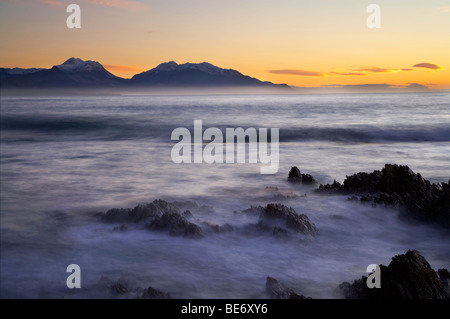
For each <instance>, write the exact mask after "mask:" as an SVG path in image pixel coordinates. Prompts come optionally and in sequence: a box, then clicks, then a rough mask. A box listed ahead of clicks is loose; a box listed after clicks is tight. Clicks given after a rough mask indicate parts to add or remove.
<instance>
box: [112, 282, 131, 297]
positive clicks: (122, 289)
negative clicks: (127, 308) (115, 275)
mask: <svg viewBox="0 0 450 319" xmlns="http://www.w3.org/2000/svg"><path fill="white" fill-rule="evenodd" d="M111 291H112V292H113V293H115V294H126V293H128V292H129V290H128V287H127V285H125V284H123V283H121V282H114V283H112V284H111Z"/></svg>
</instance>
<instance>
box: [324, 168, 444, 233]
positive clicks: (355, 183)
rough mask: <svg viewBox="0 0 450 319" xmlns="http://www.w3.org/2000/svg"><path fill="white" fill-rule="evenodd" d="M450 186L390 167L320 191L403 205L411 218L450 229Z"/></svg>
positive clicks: (327, 186) (336, 183)
mask: <svg viewBox="0 0 450 319" xmlns="http://www.w3.org/2000/svg"><path fill="white" fill-rule="evenodd" d="M449 184H450V181H449ZM449 184H447V183H442V184H434V183H431V182H430V181H428V180H426V179H424V178H423V177H422V176H421V175H420V174H416V173H414V172H413V171H412V170H411V169H410V168H409V167H408V166H402V165H396V164H386V165H385V166H384V168H383V169H382V170H381V171H374V172H372V173H357V174H354V175H351V176H347V178H346V179H345V180H344V183H343V184H340V183H338V182H336V181H334V183H333V184H331V185H330V184H328V185H320V186H319V188H318V189H317V190H316V191H318V192H323V193H338V194H352V193H353V194H359V195H360V196H361V197H360V200H361V201H364V202H372V203H375V204H385V205H395V206H399V207H400V208H401V211H402V212H403V213H406V214H407V215H408V216H414V217H416V218H419V219H422V220H427V221H437V222H439V223H441V224H443V225H444V226H447V227H450V185H449Z"/></svg>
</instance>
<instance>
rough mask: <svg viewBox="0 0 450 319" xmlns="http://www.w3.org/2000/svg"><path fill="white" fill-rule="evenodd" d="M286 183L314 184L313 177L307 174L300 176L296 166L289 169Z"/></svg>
mask: <svg viewBox="0 0 450 319" xmlns="http://www.w3.org/2000/svg"><path fill="white" fill-rule="evenodd" d="M288 181H289V182H293V183H302V184H313V183H316V180H315V179H314V177H312V176H311V175H309V174H302V172H300V170H299V169H298V167H297V166H293V167H291V171H290V172H289V176H288Z"/></svg>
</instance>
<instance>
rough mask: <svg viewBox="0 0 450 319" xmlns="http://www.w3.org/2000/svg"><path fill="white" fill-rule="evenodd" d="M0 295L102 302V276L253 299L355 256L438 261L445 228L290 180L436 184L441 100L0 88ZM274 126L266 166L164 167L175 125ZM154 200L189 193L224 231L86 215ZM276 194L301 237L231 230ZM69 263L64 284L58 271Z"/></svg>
mask: <svg viewBox="0 0 450 319" xmlns="http://www.w3.org/2000/svg"><path fill="white" fill-rule="evenodd" d="M0 114H1V132H0V133H1V144H0V146H1V150H0V155H1V167H0V169H1V185H0V191H1V199H0V200H1V202H0V209H1V219H0V221H1V225H0V227H1V233H0V236H1V260H0V263H1V271H0V278H1V282H0V297H1V298H105V297H107V298H109V297H127V296H129V295H126V294H125V295H110V294H107V293H106V292H105V291H104V290H102V289H101V287H100V286H101V285H100V284H99V281H101V278H102V277H103V278H106V277H107V278H109V279H110V280H112V281H117V280H121V281H126V282H127V283H128V284H129V286H130V287H142V288H145V287H148V286H152V287H154V288H156V289H158V290H161V291H164V292H168V293H170V294H171V296H173V297H174V298H265V292H264V287H265V280H266V277H267V276H270V277H274V278H276V279H278V280H279V281H280V282H283V283H285V284H286V285H287V286H289V287H291V288H292V289H294V290H295V291H297V292H299V293H301V294H303V295H306V296H311V297H313V298H339V295H337V294H336V287H337V286H338V285H339V284H340V283H341V282H343V281H349V282H352V281H353V280H355V279H357V278H360V277H361V275H364V274H366V267H367V266H368V265H370V264H385V265H387V264H389V262H390V260H391V258H392V257H393V256H395V255H397V254H403V253H405V252H406V251H407V250H408V249H417V250H418V251H420V252H421V253H422V254H423V256H424V257H425V258H426V259H427V260H428V261H429V262H430V265H431V266H432V268H433V269H436V270H437V269H439V268H450V248H449V245H448V243H449V242H450V241H449V239H450V234H449V232H448V230H445V229H441V228H439V227H437V226H436V225H430V224H422V223H418V222H411V221H407V220H403V219H400V218H399V214H398V210H397V209H396V208H394V207H386V206H380V205H378V206H376V207H373V206H371V205H364V204H362V203H359V202H354V201H349V200H348V196H347V195H323V194H318V193H316V192H315V191H314V190H315V189H316V188H317V186H318V185H312V186H310V185H302V184H292V183H289V182H288V181H287V177H288V173H289V170H290V168H291V167H292V166H297V167H298V168H299V169H300V170H301V172H302V173H308V174H311V175H312V176H314V178H315V179H316V180H317V181H318V182H319V183H321V184H326V183H332V182H333V180H336V181H339V182H342V181H343V180H344V179H345V177H346V176H347V175H352V174H354V173H357V172H360V171H364V172H372V171H374V170H380V169H382V168H383V167H384V164H386V163H396V164H402V165H408V166H409V167H410V168H411V169H412V170H413V171H414V172H416V173H420V174H421V175H422V176H423V177H424V178H426V179H428V180H430V181H431V182H435V183H439V182H448V180H449V179H450V93H408V94H336V95H204V96H201V95H183V96H181V95H170V96H169V95H167V96H162V95H123V96H120V95H117V96H53V97H50V96H48V97H43V96H40V97H7V96H2V97H1V112H0ZM195 120H202V123H203V129H204V130H205V129H207V128H209V127H215V128H219V129H221V130H222V131H224V132H225V130H226V128H238V127H242V128H243V129H246V128H250V127H252V128H256V129H258V128H279V169H278V172H277V173H276V174H260V166H261V164H260V163H248V162H246V163H239V164H238V163H236V164H233V163H223V164H217V163H213V164H207V163H192V164H188V163H180V164H176V163H174V162H173V161H172V158H171V151H172V148H173V146H174V145H175V144H176V143H177V141H173V140H171V133H172V131H173V130H174V129H176V128H178V127H185V128H187V129H189V130H190V131H191V132H192V131H193V127H194V121H195ZM155 199H164V200H166V201H170V202H175V201H189V202H194V203H195V204H193V203H191V206H192V207H193V209H192V210H191V213H192V214H193V216H194V217H195V218H197V219H198V220H201V221H206V222H209V223H212V224H218V225H224V224H229V225H231V227H232V228H233V231H230V232H223V233H208V234H206V236H205V237H204V238H201V239H191V238H185V237H179V236H171V235H170V234H168V233H167V232H160V231H152V230H148V229H143V228H139V227H136V228H133V227H131V228H130V229H128V230H126V231H114V230H113V228H114V226H117V225H113V224H110V223H104V222H102V221H101V220H100V219H99V218H98V216H97V215H96V213H98V212H106V211H107V210H109V209H111V208H133V207H135V206H136V205H138V204H140V203H149V202H152V201H153V200H155ZM268 203H281V204H284V205H286V206H289V207H292V208H294V209H295V211H296V212H297V213H299V214H305V215H307V216H308V217H309V219H310V220H311V221H312V222H313V223H314V224H315V225H316V226H317V228H318V229H319V232H320V233H319V235H317V236H315V237H308V236H305V237H299V238H294V239H290V240H279V239H277V238H274V237H273V236H271V235H270V234H266V233H264V234H260V233H254V232H248V231H246V229H247V228H246V225H250V224H255V223H257V222H258V221H257V218H256V217H255V216H252V215H248V214H245V213H239V212H242V211H243V210H246V209H247V208H249V207H251V206H266V205H267V204H268ZM69 264H77V265H79V266H80V269H81V288H80V289H68V288H67V286H66V279H67V276H68V275H69V274H68V273H67V272H66V267H67V266H68V265H69Z"/></svg>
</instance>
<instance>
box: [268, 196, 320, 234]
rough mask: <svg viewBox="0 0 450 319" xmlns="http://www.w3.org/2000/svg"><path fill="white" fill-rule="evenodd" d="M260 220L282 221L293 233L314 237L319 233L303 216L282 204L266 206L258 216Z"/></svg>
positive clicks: (306, 217)
mask: <svg viewBox="0 0 450 319" xmlns="http://www.w3.org/2000/svg"><path fill="white" fill-rule="evenodd" d="M259 218H260V220H262V221H267V220H270V219H284V220H285V221H286V222H285V224H286V227H287V228H289V229H290V230H293V231H295V232H299V233H302V234H306V235H312V236H314V235H316V234H317V233H318V232H319V231H318V229H317V227H316V225H314V223H313V222H311V221H310V220H309V218H308V216H306V215H305V214H300V215H299V214H297V212H296V211H295V210H294V209H293V208H291V207H287V206H284V205H282V204H268V205H267V206H266V207H265V209H264V210H263V211H262V213H261V214H260V216H259Z"/></svg>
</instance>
